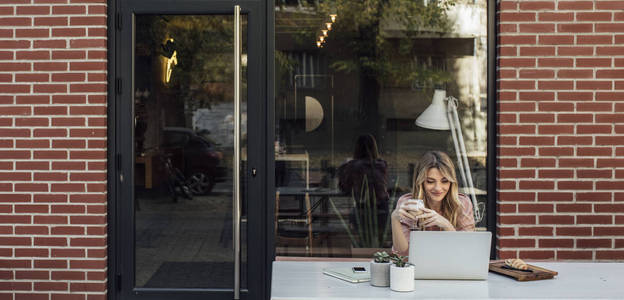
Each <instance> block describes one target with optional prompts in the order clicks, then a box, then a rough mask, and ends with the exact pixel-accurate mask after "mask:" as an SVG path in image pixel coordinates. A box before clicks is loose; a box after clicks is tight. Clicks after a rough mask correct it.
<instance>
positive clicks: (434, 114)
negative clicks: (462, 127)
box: [414, 90, 451, 130]
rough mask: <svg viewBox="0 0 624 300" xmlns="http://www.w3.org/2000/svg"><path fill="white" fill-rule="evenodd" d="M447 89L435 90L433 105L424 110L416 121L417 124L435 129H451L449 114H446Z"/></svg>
mask: <svg viewBox="0 0 624 300" xmlns="http://www.w3.org/2000/svg"><path fill="white" fill-rule="evenodd" d="M444 98H446V91H445V90H435V92H434V93H433V101H431V105H429V107H427V109H425V111H423V112H422V113H421V114H420V116H418V118H417V119H416V122H414V123H415V124H416V125H417V126H419V127H422V128H427V129H434V130H450V129H451V127H450V126H449V120H448V115H447V114H446V105H445V104H444Z"/></svg>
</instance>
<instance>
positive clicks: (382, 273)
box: [370, 260, 391, 286]
mask: <svg viewBox="0 0 624 300" xmlns="http://www.w3.org/2000/svg"><path fill="white" fill-rule="evenodd" d="M390 264H391V263H390V262H387V263H377V262H375V260H372V261H371V263H370V272H371V281H370V284H371V285H372V286H390Z"/></svg>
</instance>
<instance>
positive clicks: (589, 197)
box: [576, 192, 612, 202]
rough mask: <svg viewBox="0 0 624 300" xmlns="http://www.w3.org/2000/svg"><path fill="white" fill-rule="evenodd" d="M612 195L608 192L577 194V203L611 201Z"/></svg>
mask: <svg viewBox="0 0 624 300" xmlns="http://www.w3.org/2000/svg"><path fill="white" fill-rule="evenodd" d="M611 199H612V197H611V193H607V192H591V193H576V201H591V202H595V201H611Z"/></svg>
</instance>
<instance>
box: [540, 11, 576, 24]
mask: <svg viewBox="0 0 624 300" xmlns="http://www.w3.org/2000/svg"><path fill="white" fill-rule="evenodd" d="M538 20H539V21H540V22H564V21H568V22H570V21H574V13H571V12H569V13H568V12H541V13H539V15H538Z"/></svg>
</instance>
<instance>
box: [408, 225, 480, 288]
mask: <svg viewBox="0 0 624 300" xmlns="http://www.w3.org/2000/svg"><path fill="white" fill-rule="evenodd" d="M491 242H492V233H491V232H489V231H479V232H478V231H474V232H473V231H450V232H449V231H412V232H411V233H410V243H409V262H410V263H411V264H413V265H414V273H415V278H416V279H478V280H485V279H487V275H488V264H489V261H490V244H491Z"/></svg>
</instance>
